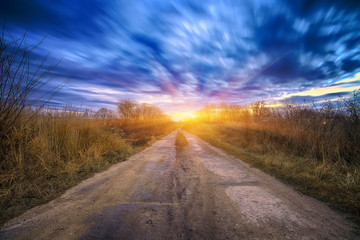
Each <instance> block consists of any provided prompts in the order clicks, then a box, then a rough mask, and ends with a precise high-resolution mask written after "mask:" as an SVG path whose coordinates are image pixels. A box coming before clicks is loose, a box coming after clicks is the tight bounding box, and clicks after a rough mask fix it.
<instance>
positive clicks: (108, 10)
mask: <svg viewBox="0 0 360 240" xmlns="http://www.w3.org/2000/svg"><path fill="white" fill-rule="evenodd" d="M0 15H1V17H3V18H5V19H6V20H7V27H8V31H9V33H11V34H12V35H14V36H16V35H20V34H22V33H23V32H24V31H27V32H28V41H29V43H30V44H35V43H37V42H38V41H40V40H41V39H42V38H43V36H45V35H47V38H46V39H45V41H44V42H43V44H41V45H40V46H39V47H38V48H37V49H36V51H35V52H34V56H35V55H36V58H35V57H34V59H36V62H39V61H40V60H41V56H44V55H45V54H47V53H48V52H49V51H50V52H51V54H50V58H49V64H51V63H55V62H56V61H57V60H58V59H62V61H61V63H60V64H59V65H58V67H57V69H56V70H55V71H54V72H53V73H52V76H51V78H52V79H53V82H54V84H55V83H58V82H61V81H68V84H67V86H66V87H65V88H63V89H62V90H61V91H60V92H59V94H58V95H57V96H56V97H55V98H54V99H53V100H52V101H51V103H53V104H56V105H57V106H59V105H61V103H63V104H66V103H68V102H69V101H71V103H72V104H73V105H83V106H89V107H91V108H94V109H96V108H100V107H103V106H107V107H112V108H115V104H116V102H117V100H118V99H121V98H129V99H132V100H137V101H141V102H144V103H154V104H158V105H159V106H160V107H161V108H162V109H163V110H164V111H166V112H169V113H171V112H174V113H175V112H192V111H195V110H196V109H197V108H200V107H201V106H203V105H204V104H206V103H209V102H211V103H217V102H221V101H227V102H230V103H244V104H247V103H251V102H253V101H256V100H265V101H270V100H273V99H295V100H296V99H297V97H302V98H309V99H313V97H318V98H320V97H322V96H323V97H329V94H330V95H336V94H342V95H346V94H350V93H351V91H353V90H354V89H357V88H360V83H359V71H360V31H359V27H358V26H359V25H360V4H358V3H356V1H325V0H320V1H300V0H294V1H286V0H271V1H269V0H254V1H235V0H224V1H212V0H210V1H195V0H194V1H181V0H172V1H161V0H151V1H141V0H139V1H125V2H124V1H100V0H79V1H68V0H59V1H55V2H54V1H51V2H49V1H41V0H34V1H30V2H29V1H25V0H19V1H7V2H6V3H4V4H3V6H2V7H1V8H0ZM9 40H10V39H9ZM34 63H35V62H34ZM349 76H352V77H349ZM338 79H341V80H338ZM317 100H319V101H320V100H321V99H317Z"/></svg>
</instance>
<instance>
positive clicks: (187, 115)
mask: <svg viewBox="0 0 360 240" xmlns="http://www.w3.org/2000/svg"><path fill="white" fill-rule="evenodd" d="M166 114H167V115H168V116H170V117H171V118H172V119H173V120H174V121H185V120H189V119H194V118H196V114H195V113H194V112H185V111H184V112H171V113H169V112H168V113H166Z"/></svg>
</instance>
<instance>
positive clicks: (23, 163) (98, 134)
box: [0, 109, 174, 223]
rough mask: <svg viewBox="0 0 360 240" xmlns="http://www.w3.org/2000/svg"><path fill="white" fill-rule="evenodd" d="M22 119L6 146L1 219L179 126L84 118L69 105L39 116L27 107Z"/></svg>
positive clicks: (54, 194) (0, 183)
mask: <svg viewBox="0 0 360 240" xmlns="http://www.w3.org/2000/svg"><path fill="white" fill-rule="evenodd" d="M29 115H30V116H29ZM30 117H31V120H30V121H29V118H30ZM18 122H19V126H18V127H15V126H14V128H13V130H12V132H11V134H9V135H8V137H7V138H6V139H3V141H2V142H1V145H0V147H1V148H2V151H1V152H0V155H1V159H2V161H1V162H0V169H1V171H0V211H1V213H2V214H1V217H0V222H1V223H3V222H4V221H5V220H7V219H9V218H11V217H13V216H16V215H18V214H19V213H21V212H22V211H24V210H26V209H29V208H30V207H32V206H35V205H38V204H41V203H44V202H46V201H49V200H51V199H54V198H55V197H57V196H59V194H61V193H62V192H63V191H64V190H65V189H67V188H69V187H70V186H73V185H75V184H76V183H78V182H79V181H80V180H82V179H85V178H86V177H88V176H90V175H91V174H93V173H95V172H98V171H101V170H103V169H106V168H107V167H109V166H110V165H111V164H113V163H116V162H119V161H123V160H125V159H126V158H127V157H128V156H129V155H131V154H133V153H135V152H137V151H139V150H141V149H143V147H145V146H148V144H151V143H152V142H153V141H154V140H156V139H157V138H159V137H161V136H163V135H165V134H167V133H169V132H170V131H172V130H173V129H174V125H173V124H172V123H171V122H169V121H167V122H165V121H164V122H160V123H158V124H155V122H144V121H131V122H130V121H128V122H126V123H125V122H124V121H121V120H117V119H94V118H84V117H82V114H80V113H79V112H78V111H71V110H68V109H64V110H61V111H44V110H43V111H40V112H39V113H38V114H36V115H35V116H33V115H32V113H28V112H24V113H22V115H21V117H20V118H19V119H18ZM22 125H23V126H24V127H21V126H22ZM130 138H131V140H129V139H130Z"/></svg>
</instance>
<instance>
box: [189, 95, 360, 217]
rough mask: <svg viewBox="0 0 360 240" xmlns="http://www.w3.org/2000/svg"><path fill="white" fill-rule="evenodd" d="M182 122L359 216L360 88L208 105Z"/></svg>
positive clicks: (234, 151) (217, 144)
mask: <svg viewBox="0 0 360 240" xmlns="http://www.w3.org/2000/svg"><path fill="white" fill-rule="evenodd" d="M183 128H184V129H185V130H188V131H190V132H192V133H194V134H196V135H198V136H200V137H201V138H203V139H204V140H206V141H208V142H209V143H211V144H212V145H214V146H216V147H219V148H222V149H223V150H225V151H227V152H228V153H230V154H233V155H235V156H237V157H239V158H241V159H242V160H244V161H246V162H248V163H250V164H251V165H252V166H254V167H257V168H260V169H262V170H264V171H265V172H267V173H270V174H272V175H274V176H276V177H279V178H280V179H282V180H284V181H286V182H288V183H290V184H292V185H293V186H294V187H295V188H296V189H297V190H298V191H299V192H301V193H304V194H308V195H311V196H314V197H317V198H319V199H321V200H324V201H327V202H329V203H331V204H332V205H333V206H335V207H337V208H339V209H342V210H345V211H347V212H350V213H352V214H353V215H354V216H357V219H359V217H360V91H359V90H358V91H355V92H354V93H353V96H352V97H351V98H347V99H345V98H343V99H341V100H340V101H338V102H330V101H327V102H324V103H322V104H321V105H319V106H315V105H306V104H303V105H294V104H288V105H286V106H284V107H281V108H270V107H267V106H266V105H265V104H264V103H263V102H256V103H254V104H252V105H250V106H239V105H227V104H220V105H208V106H206V107H205V108H204V109H202V110H201V111H199V112H198V113H197V119H196V120H193V121H192V122H188V123H184V126H183Z"/></svg>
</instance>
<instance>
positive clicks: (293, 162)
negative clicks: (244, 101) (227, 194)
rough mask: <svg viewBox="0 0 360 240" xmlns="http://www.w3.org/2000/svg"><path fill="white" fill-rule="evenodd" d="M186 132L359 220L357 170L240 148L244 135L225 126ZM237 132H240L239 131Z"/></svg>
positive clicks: (359, 178)
mask: <svg viewBox="0 0 360 240" xmlns="http://www.w3.org/2000/svg"><path fill="white" fill-rule="evenodd" d="M186 130H188V131H190V132H192V133H194V134H196V135H198V136H199V137H201V138H202V139H204V140H205V141H207V142H209V143H210V144H212V145H214V146H216V147H218V148H221V149H223V150H225V151H226V152H228V153H230V154H232V155H234V156H236V157H239V158H240V159H242V160H244V161H245V162H247V163H250V164H251V165H252V166H253V167H256V168H259V169H262V170H263V171H265V172H267V173H270V174H271V175H274V176H276V177H278V178H280V179H282V180H284V181H285V182H287V183H290V184H291V185H292V186H294V187H295V189H296V190H298V191H299V192H301V193H304V194H307V195H310V196H314V197H316V198H318V199H321V200H324V201H326V202H329V203H331V204H332V205H333V206H335V207H337V208H339V209H342V210H345V211H347V212H350V213H352V214H354V215H355V216H357V218H359V216H360V204H359V198H358V196H357V194H358V193H359V192H360V167H359V166H349V165H346V164H341V163H324V162H321V161H318V160H317V159H315V158H312V157H309V156H304V155H302V156H299V155H296V154H292V153H289V152H286V151H274V150H265V148H269V146H268V145H267V146H264V147H261V144H264V143H262V142H259V143H258V144H255V145H254V148H252V147H251V146H248V147H244V146H243V145H242V144H241V142H242V141H243V139H244V135H242V134H241V133H239V131H237V130H236V129H234V128H233V127H230V126H228V125H227V124H205V123H204V124H198V125H197V126H195V127H191V128H190V127H187V128H186ZM240 131H241V130H240Z"/></svg>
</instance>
